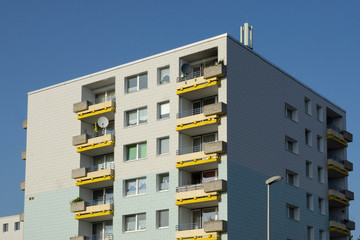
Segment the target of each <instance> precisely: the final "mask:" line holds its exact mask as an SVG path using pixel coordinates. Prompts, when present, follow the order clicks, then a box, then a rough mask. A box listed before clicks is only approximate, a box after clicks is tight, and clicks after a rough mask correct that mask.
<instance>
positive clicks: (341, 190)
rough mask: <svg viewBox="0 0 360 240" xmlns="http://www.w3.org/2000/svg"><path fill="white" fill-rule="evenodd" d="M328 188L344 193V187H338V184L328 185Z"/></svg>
mask: <svg viewBox="0 0 360 240" xmlns="http://www.w3.org/2000/svg"><path fill="white" fill-rule="evenodd" d="M329 190H335V191H338V192H340V193H344V191H345V190H344V189H343V188H340V187H338V186H334V185H331V184H330V185H329Z"/></svg>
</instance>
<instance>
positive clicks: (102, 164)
mask: <svg viewBox="0 0 360 240" xmlns="http://www.w3.org/2000/svg"><path fill="white" fill-rule="evenodd" d="M94 168H95V169H94V170H95V171H99V170H103V169H109V168H111V169H113V168H114V153H110V154H106V155H101V156H96V157H94Z"/></svg>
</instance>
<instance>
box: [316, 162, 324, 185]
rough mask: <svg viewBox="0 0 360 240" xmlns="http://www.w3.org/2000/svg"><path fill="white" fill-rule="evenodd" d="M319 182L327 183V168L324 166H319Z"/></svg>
mask: <svg viewBox="0 0 360 240" xmlns="http://www.w3.org/2000/svg"><path fill="white" fill-rule="evenodd" d="M317 170H318V171H317V172H318V182H319V183H322V184H324V183H325V170H324V168H323V167H321V166H318V168H317Z"/></svg>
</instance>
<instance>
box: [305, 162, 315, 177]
mask: <svg viewBox="0 0 360 240" xmlns="http://www.w3.org/2000/svg"><path fill="white" fill-rule="evenodd" d="M308 168H309V174H307V173H308V171H307V169H308ZM305 175H306V177H308V178H310V179H313V178H314V170H313V163H312V162H310V161H306V162H305Z"/></svg>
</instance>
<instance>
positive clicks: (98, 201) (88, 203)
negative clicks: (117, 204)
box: [86, 198, 114, 206]
mask: <svg viewBox="0 0 360 240" xmlns="http://www.w3.org/2000/svg"><path fill="white" fill-rule="evenodd" d="M113 203H114V199H113V198H105V199H95V200H90V201H86V206H96V205H101V204H113Z"/></svg>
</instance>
